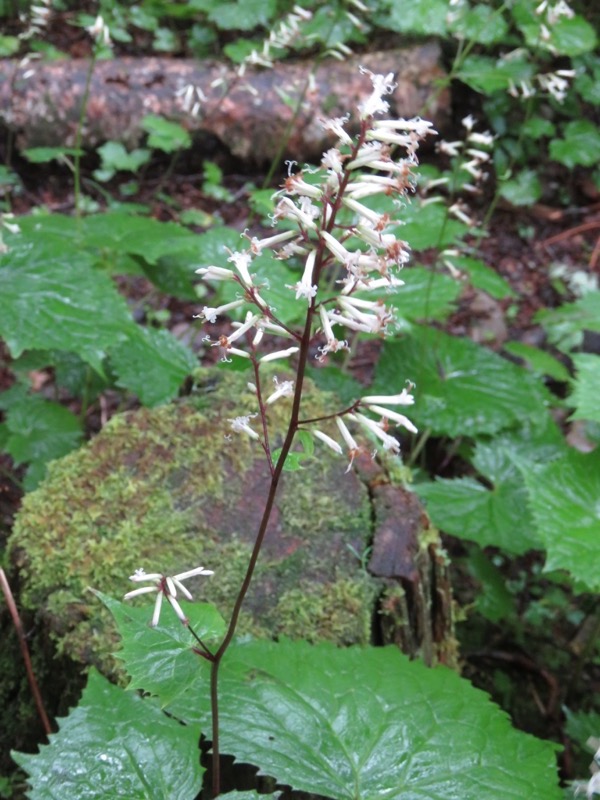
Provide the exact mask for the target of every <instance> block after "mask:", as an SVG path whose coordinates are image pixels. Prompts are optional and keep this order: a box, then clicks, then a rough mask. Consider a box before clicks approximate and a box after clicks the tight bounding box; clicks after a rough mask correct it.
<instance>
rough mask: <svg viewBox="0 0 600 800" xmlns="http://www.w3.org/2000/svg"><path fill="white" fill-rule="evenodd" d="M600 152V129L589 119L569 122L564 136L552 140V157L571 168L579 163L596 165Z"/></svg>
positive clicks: (585, 165)
mask: <svg viewBox="0 0 600 800" xmlns="http://www.w3.org/2000/svg"><path fill="white" fill-rule="evenodd" d="M599 152H600V129H599V128H598V127H597V126H596V125H594V123H593V122H590V121H589V120H587V119H580V120H573V121H572V122H569V124H568V125H566V126H565V130H564V138H563V139H553V140H552V141H551V142H550V155H551V157H552V158H553V159H554V160H555V161H559V162H560V163H561V164H564V165H565V167H568V168H569V169H573V168H574V167H576V166H578V165H581V166H584V167H593V166H595V165H596V164H597V162H598V153H599Z"/></svg>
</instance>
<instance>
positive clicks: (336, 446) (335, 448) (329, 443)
mask: <svg viewBox="0 0 600 800" xmlns="http://www.w3.org/2000/svg"><path fill="white" fill-rule="evenodd" d="M311 433H312V435H313V436H316V438H317V439H320V440H321V441H322V442H323V443H324V444H326V445H327V447H330V448H331V449H332V450H333V452H334V453H337V454H338V455H340V456H341V455H342V454H343V452H344V451H343V450H342V448H341V446H340V445H339V444H338V443H337V442H336V441H335V439H332V438H331V436H327V434H326V433H323V432H322V431H311Z"/></svg>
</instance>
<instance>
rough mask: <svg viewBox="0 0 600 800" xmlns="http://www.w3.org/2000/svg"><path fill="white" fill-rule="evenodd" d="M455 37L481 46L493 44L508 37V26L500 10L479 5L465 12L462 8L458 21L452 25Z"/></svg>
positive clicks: (455, 20)
mask: <svg viewBox="0 0 600 800" xmlns="http://www.w3.org/2000/svg"><path fill="white" fill-rule="evenodd" d="M450 28H451V31H452V34H453V35H454V36H457V37H460V38H462V39H466V40H467V41H472V42H478V43H479V44H493V43H494V42H499V41H501V40H502V39H504V37H505V36H506V32H507V29H508V26H507V24H506V20H505V19H504V17H503V15H502V12H501V10H500V9H494V8H492V7H490V6H487V5H477V6H474V7H473V8H469V7H468V6H467V9H466V10H465V11H463V10H462V9H461V8H460V7H459V9H458V14H457V17H456V19H454V20H453V21H452V22H451V23H450Z"/></svg>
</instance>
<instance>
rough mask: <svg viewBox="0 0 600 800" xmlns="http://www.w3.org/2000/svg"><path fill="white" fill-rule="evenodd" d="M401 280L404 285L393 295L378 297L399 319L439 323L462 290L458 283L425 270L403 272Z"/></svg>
mask: <svg viewBox="0 0 600 800" xmlns="http://www.w3.org/2000/svg"><path fill="white" fill-rule="evenodd" d="M402 280H403V281H404V283H405V285H404V286H402V287H401V288H399V289H398V291H397V292H396V293H395V294H394V295H393V296H391V297H390V296H386V295H382V297H383V299H384V300H385V301H386V302H387V303H389V304H390V305H393V306H395V308H396V310H397V312H398V315H399V317H400V319H401V320H402V319H405V320H434V319H435V320H443V319H445V318H446V317H447V316H448V315H449V314H451V313H452V311H453V309H454V305H453V304H454V302H455V300H456V299H457V298H458V296H459V294H460V293H461V291H462V284H461V283H460V282H459V281H457V280H455V279H454V278H451V277H450V276H449V275H446V274H444V273H440V272H433V271H432V270H429V269H426V268H425V267H410V269H406V270H404V271H403V272H402Z"/></svg>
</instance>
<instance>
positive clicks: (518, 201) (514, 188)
mask: <svg viewBox="0 0 600 800" xmlns="http://www.w3.org/2000/svg"><path fill="white" fill-rule="evenodd" d="M500 194H501V196H502V197H503V198H504V199H505V200H508V202H509V203H512V204H513V206H531V205H533V204H534V203H537V201H538V200H539V199H540V197H541V195H542V184H541V183H540V179H539V178H538V176H537V172H536V171H535V170H534V169H522V170H520V171H519V172H518V173H517V176H516V177H515V178H512V179H511V180H507V181H503V182H502V183H501V184H500Z"/></svg>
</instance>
